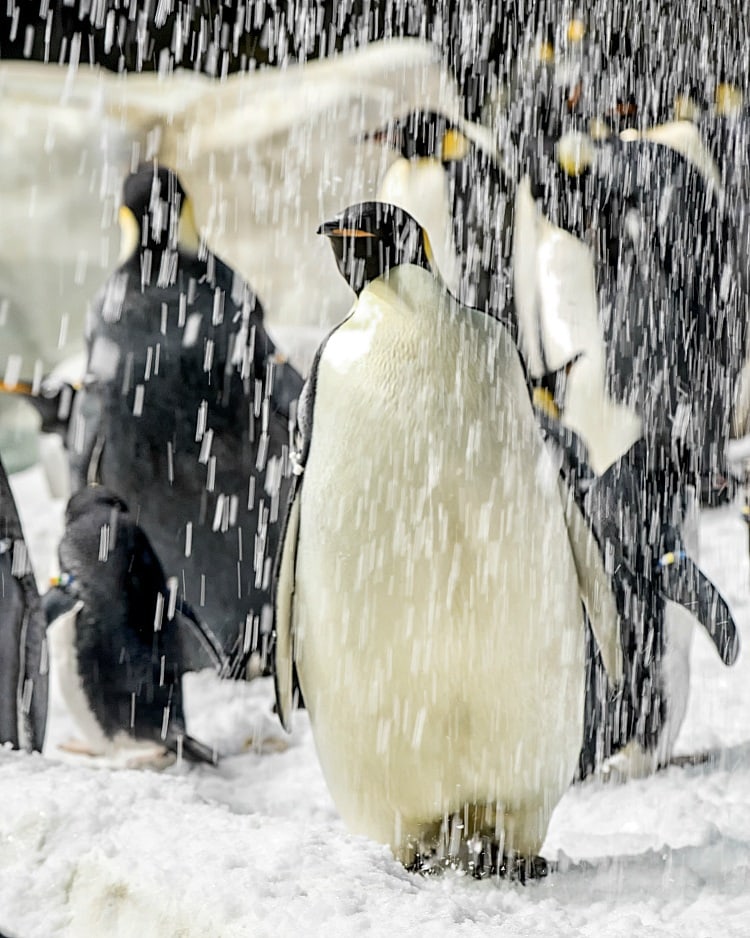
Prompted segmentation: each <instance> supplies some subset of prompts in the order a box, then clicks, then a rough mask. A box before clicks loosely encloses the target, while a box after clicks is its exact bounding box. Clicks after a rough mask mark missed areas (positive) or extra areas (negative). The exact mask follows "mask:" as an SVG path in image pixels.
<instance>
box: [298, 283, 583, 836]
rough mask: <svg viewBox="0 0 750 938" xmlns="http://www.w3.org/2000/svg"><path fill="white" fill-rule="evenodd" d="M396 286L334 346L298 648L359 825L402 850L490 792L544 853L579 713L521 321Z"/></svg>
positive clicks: (325, 755) (555, 524)
mask: <svg viewBox="0 0 750 938" xmlns="http://www.w3.org/2000/svg"><path fill="white" fill-rule="evenodd" d="M401 270H403V268H402V269H400V270H399V271H397V273H399V272H400V271H401ZM408 270H409V271H411V272H412V274H413V276H414V279H416V281H417V283H419V282H420V281H419V277H417V276H416V274H419V275H421V274H423V273H424V272H422V271H416V274H415V273H414V271H415V269H414V268H409V269H408ZM426 276H428V277H429V275H428V274H427V275H426ZM393 280H394V275H393V274H392V275H391V282H393ZM398 284H399V281H397V285H398ZM379 290H380V288H379V287H378V284H374V285H372V286H371V287H370V288H369V289H368V291H365V292H364V293H363V294H362V296H361V297H360V300H359V304H358V307H357V312H356V313H355V315H354V316H353V317H352V319H350V320H349V321H348V322H347V323H346V324H345V325H344V326H343V327H341V328H340V329H339V330H338V331H337V332H336V333H334V335H333V336H332V337H331V339H330V340H329V343H328V346H327V347H326V350H325V352H324V354H323V357H322V359H321V363H320V368H319V372H318V382H317V393H316V402H315V411H314V423H313V436H312V443H311V448H310V452H309V458H308V462H307V466H306V469H305V477H304V484H303V492H302V503H301V515H300V534H299V543H298V554H297V576H296V593H295V612H294V629H295V637H296V660H297V666H298V671H299V675H300V682H301V685H302V691H303V694H304V697H305V700H306V703H307V706H308V709H309V711H310V715H311V719H312V722H313V728H314V733H315V739H316V745H317V747H318V752H319V755H320V759H321V763H322V765H323V769H324V772H325V774H326V778H327V780H328V783H329V785H330V788H331V791H332V793H333V796H334V799H335V800H336V803H337V806H338V807H339V810H340V811H341V813H342V815H343V817H344V819H345V820H346V821H347V822H348V824H349V825H350V826H351V827H352V828H353V829H354V830H356V831H360V832H362V833H366V834H368V835H369V836H371V837H373V838H375V839H378V840H381V841H384V842H388V843H391V844H392V845H393V846H394V848H396V849H401V848H402V847H403V846H404V845H405V844H406V843H411V842H413V841H414V840H415V838H418V837H420V836H421V835H422V834H423V833H424V831H425V830H426V828H427V827H429V825H430V824H432V823H434V822H435V821H436V820H437V821H438V822H439V820H440V819H441V818H442V817H443V816H444V815H445V814H447V813H451V812H454V811H460V810H462V808H463V807H464V806H465V805H467V804H473V805H487V806H492V811H493V812H495V813H494V814H493V817H494V820H493V821H491V822H490V823H491V825H494V826H495V827H497V825H500V826H501V827H502V825H503V823H506V826H507V819H508V817H515V818H516V826H515V834H514V837H515V844H516V848H517V849H520V850H527V851H529V852H534V851H538V850H539V848H540V846H541V839H542V838H543V836H544V832H545V831H546V826H547V821H548V818H549V814H550V813H551V811H552V808H553V807H554V805H555V803H556V802H557V801H558V800H559V797H560V795H561V794H562V792H563V791H564V790H565V788H566V787H567V785H568V783H569V782H570V779H571V778H572V775H573V771H574V767H575V763H576V758H577V755H578V751H579V748H580V743H581V726H582V707H583V673H584V663H583V655H584V649H583V618H582V613H581V607H580V600H579V595H578V588H577V583H576V575H575V571H574V568H573V563H572V559H571V555H570V550H569V547H568V541H567V533H566V529H565V525H564V520H563V515H562V511H561V506H560V502H559V496H558V492H557V479H556V473H555V471H554V470H553V469H552V468H551V467H550V466H549V464H548V462H547V460H546V453H545V451H544V449H543V446H542V444H541V441H540V440H539V437H538V435H537V432H536V428H535V424H534V421H533V416H532V413H531V407H530V403H529V400H528V394H527V391H526V388H525V385H524V382H523V377H522V373H521V368H520V365H519V363H518V359H517V355H516V352H515V349H514V348H512V346H511V345H510V342H509V340H508V339H507V336H506V334H505V333H504V331H502V330H500V329H498V328H496V327H495V326H494V325H493V324H490V323H489V321H487V320H484V319H481V318H480V317H475V316H474V315H473V314H469V312H468V311H465V317H464V318H463V319H461V318H457V317H460V316H461V312H462V311H461V310H460V308H458V309H455V308H454V309H436V308H435V299H434V297H433V300H432V304H433V305H432V307H431V308H430V310H429V313H430V315H429V316H428V313H427V310H423V311H422V312H421V313H419V312H417V313H414V311H413V306H414V304H415V303H416V305H417V306H419V301H420V296H421V294H420V293H419V291H417V292H416V295H412V296H410V298H409V299H410V304H411V306H410V309H411V312H407V310H406V308H405V307H404V308H402V309H399V301H398V297H394V296H393V294H392V293H390V292H389V291H388V290H385V291H380V292H379ZM389 304H390V305H389ZM441 316H443V317H444V319H443V321H441V319H440V317H441ZM503 816H505V818H506V821H505V822H504V821H503Z"/></svg>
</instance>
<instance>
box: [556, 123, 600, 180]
mask: <svg viewBox="0 0 750 938" xmlns="http://www.w3.org/2000/svg"><path fill="white" fill-rule="evenodd" d="M555 149H556V153H557V162H558V163H559V164H560V167H561V168H562V170H563V171H564V172H565V174H566V175H568V176H580V175H581V174H582V173H584V172H585V171H586V170H587V169H589V168H590V167H591V166H592V165H593V163H594V157H595V155H596V150H595V148H594V144H593V141H592V140H591V137H589V136H588V134H582V133H578V132H575V131H574V132H571V133H568V134H564V135H563V136H562V137H560V139H559V140H558V141H557V146H556V148H555Z"/></svg>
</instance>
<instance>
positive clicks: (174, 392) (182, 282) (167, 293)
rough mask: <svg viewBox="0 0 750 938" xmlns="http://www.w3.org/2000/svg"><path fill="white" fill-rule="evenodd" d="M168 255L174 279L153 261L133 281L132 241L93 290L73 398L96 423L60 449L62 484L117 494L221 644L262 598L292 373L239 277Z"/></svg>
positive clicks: (231, 644) (237, 634)
mask: <svg viewBox="0 0 750 938" xmlns="http://www.w3.org/2000/svg"><path fill="white" fill-rule="evenodd" d="M175 259H176V260H175V263H176V266H174V267H173V268H171V270H172V274H173V275H174V276H173V282H171V283H166V284H165V285H160V284H159V282H158V275H157V272H156V271H157V269H160V265H157V264H155V263H152V267H151V277H150V279H149V280H148V282H144V281H143V279H142V277H143V270H144V267H143V263H144V252H143V251H137V252H136V254H135V255H134V256H133V257H132V258H131V259H130V260H129V261H127V262H126V263H125V264H123V265H122V267H121V268H120V269H119V270H118V271H117V272H116V273H115V274H114V275H113V277H112V278H111V279H110V281H109V283H108V284H107V286H106V287H105V289H104V291H103V292H102V294H101V295H100V297H99V299H98V302H97V304H96V306H95V309H94V314H93V316H92V318H91V326H90V330H89V336H88V345H89V372H90V374H89V377H88V382H89V384H88V387H87V389H86V392H85V394H84V395H83V400H82V402H81V403H80V405H79V406H81V407H82V408H84V409H86V410H88V411H89V412H90V413H91V414H92V415H93V417H92V419H91V420H89V422H88V426H89V427H91V426H92V425H94V426H96V428H97V429H96V431H95V432H90V430H89V431H87V433H86V441H85V444H84V449H83V452H82V453H81V454H80V456H76V455H74V456H73V458H72V461H73V476H74V480H75V482H74V484H77V485H81V484H84V483H85V482H86V481H87V480H88V481H93V480H96V481H100V482H102V483H103V484H105V485H106V486H108V487H109V488H111V489H113V490H116V491H118V492H121V493H122V494H123V495H124V496H125V497H126V498H127V500H128V502H129V504H130V505H131V506H132V507H133V510H134V511H135V512H137V514H138V517H139V519H140V521H141V523H142V525H143V527H144V529H145V531H146V532H147V533H148V535H149V537H150V539H151V541H152V542H153V544H154V547H155V549H156V551H157V552H158V554H159V556H160V557H161V558H162V561H163V563H164V564H165V568H166V570H167V572H168V574H169V575H170V576H172V575H174V576H177V577H178V579H179V586H180V591H181V594H182V596H183V597H184V599H185V600H186V601H187V602H189V603H190V604H191V605H192V606H193V608H194V609H195V610H196V612H197V613H198V615H199V616H200V617H201V618H202V619H203V620H204V622H206V623H207V624H208V626H209V627H210V628H211V629H212V631H214V633H215V634H216V635H217V637H218V638H219V640H220V641H221V643H222V646H223V648H224V650H225V652H227V653H230V652H231V651H232V649H233V648H235V647H240V646H241V645H242V644H243V637H244V629H245V626H246V622H247V621H249V622H250V623H251V624H252V625H254V629H255V631H256V633H258V632H259V630H260V623H261V618H262V617H263V616H264V615H265V610H267V609H268V607H269V604H270V564H271V558H272V557H273V554H274V552H275V549H276V544H277V541H278V530H277V529H278V523H277V521H278V506H279V499H283V498H284V497H285V492H286V488H287V482H286V481H285V479H284V478H283V477H282V469H286V462H287V452H288V440H289V420H290V416H291V415H292V409H293V404H294V402H295V401H296V398H297V397H298V395H299V391H300V390H301V387H302V379H301V378H300V376H299V375H298V374H297V372H296V371H295V370H294V369H293V368H291V366H289V365H286V364H285V363H277V362H275V361H273V360H272V359H273V356H274V352H275V348H274V344H273V342H272V341H271V339H270V338H269V336H268V335H267V333H266V331H265V329H264V328H263V322H262V308H261V306H260V303H259V302H258V300H257V298H256V297H255V296H254V294H253V293H252V291H251V290H250V288H249V287H248V286H247V284H245V282H244V281H243V280H242V279H241V278H239V277H238V276H236V275H235V274H234V273H233V272H232V271H231V269H230V268H229V267H227V266H226V265H225V264H224V263H223V262H222V261H221V260H220V259H219V258H216V257H215V256H214V255H212V254H210V253H209V254H207V255H206V257H205V258H203V259H202V258H200V257H193V256H191V255H188V254H186V253H184V252H178V253H177V254H176V255H175ZM152 260H153V259H152ZM243 322H244V324H245V327H244V328H243ZM73 433H75V428H74V430H73ZM71 448H72V449H74V448H75V447H74V446H72V447H71ZM269 472H270V475H268V473H269ZM267 489H268V490H269V491H270V494H269V492H268V491H266V490H267ZM188 553H189V556H186V554H188ZM203 576H205V581H204V580H202V577H203ZM269 611H270V610H269ZM266 618H270V617H268V616H267V615H266Z"/></svg>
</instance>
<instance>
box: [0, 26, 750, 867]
mask: <svg viewBox="0 0 750 938" xmlns="http://www.w3.org/2000/svg"><path fill="white" fill-rule="evenodd" d="M538 54H539V61H538V63H537V64H536V66H535V68H536V69H537V81H536V84H535V85H534V87H535V88H536V89H537V91H536V97H535V98H534V100H533V102H532V103H531V104H530V103H528V102H527V103H526V105H525V106H524V107H515V106H514V105H509V106H508V107H507V110H506V112H505V115H504V117H503V119H502V120H500V121H499V122H498V123H497V125H496V126H497V128H498V130H497V135H496V136H497V140H498V141H499V143H496V144H490V143H488V142H487V141H488V135H487V134H486V133H483V132H482V131H484V130H485V129H486V128H479V127H477V126H475V125H470V124H468V123H466V122H465V121H462V120H461V119H459V118H449V117H447V116H445V115H442V114H439V113H434V112H421V111H418V112H413V113H410V114H408V115H406V116H402V117H399V118H397V119H394V120H392V121H391V122H390V123H389V124H388V125H387V126H385V127H383V128H381V129H380V130H379V131H377V132H376V133H371V134H369V135H368V137H367V140H363V141H362V145H363V146H373V145H385V146H387V147H388V148H390V149H392V150H394V151H396V153H397V154H398V159H397V160H396V161H395V162H394V163H393V164H392V166H391V168H390V169H389V170H388V173H387V174H386V176H385V178H384V179H383V180H382V181H381V185H380V190H379V192H378V198H377V201H366V202H360V203H357V204H353V205H351V206H349V207H348V208H345V209H344V210H343V211H341V212H340V213H339V214H338V215H336V216H335V217H334V218H332V219H331V220H328V221H325V222H324V223H323V224H321V226H320V228H319V230H318V233H319V234H320V235H322V236H324V237H326V238H327V239H328V241H329V242H330V245H331V248H332V250H333V254H334V258H335V261H336V264H337V266H338V270H339V272H340V274H341V276H342V277H343V278H344V279H345V280H346V282H347V283H348V284H349V286H350V287H351V289H352V291H353V293H354V295H355V297H356V299H355V302H354V305H353V307H352V309H351V310H350V312H349V314H348V316H347V317H346V318H345V319H344V320H343V321H342V322H341V323H340V324H339V325H338V326H337V327H336V328H334V329H333V331H332V332H330V334H329V335H328V336H327V338H326V339H325V340H324V341H323V343H322V344H321V345H320V347H319V348H318V350H317V352H316V354H315V357H314V360H313V364H312V366H311V368H310V370H309V373H308V374H307V375H306V378H305V380H303V377H302V375H301V374H300V373H299V372H298V371H297V370H296V369H295V368H294V367H293V366H292V365H291V364H290V363H289V362H288V361H287V360H286V359H285V357H284V355H283V353H282V351H281V350H280V349H279V348H277V347H276V345H275V344H274V342H273V341H272V339H271V337H270V336H269V334H268V332H267V331H266V329H265V328H264V319H263V309H262V306H261V303H260V301H259V299H258V298H257V297H256V295H255V294H254V293H253V290H252V288H251V287H250V286H249V285H248V284H247V283H246V282H245V280H244V279H243V278H242V277H241V276H240V275H239V274H238V273H236V272H235V271H233V270H232V269H231V268H230V267H229V266H228V265H227V264H225V263H224V262H223V261H222V260H221V259H220V258H219V257H217V256H216V255H215V254H213V253H212V252H211V250H210V248H209V247H208V246H207V244H206V243H205V240H204V239H202V238H201V236H200V234H199V231H198V229H197V226H196V223H195V219H194V216H193V208H192V203H191V200H190V198H189V194H188V193H187V192H186V191H185V189H184V188H183V186H182V184H181V182H180V180H179V178H178V176H177V175H176V174H175V172H173V171H172V170H170V169H169V168H167V167H165V166H162V165H158V164H156V163H151V164H146V165H143V166H141V167H140V168H139V169H138V170H137V171H136V172H134V173H133V174H132V175H131V176H129V178H128V179H127V180H126V182H125V184H124V189H123V193H122V205H121V208H120V214H119V220H120V226H121V233H122V255H121V259H120V264H119V266H118V268H117V269H116V270H115V272H114V273H113V274H112V275H111V276H110V278H109V279H108V281H107V282H106V284H105V286H104V287H103V289H102V291H101V292H100V294H99V296H98V297H97V298H96V300H95V301H94V303H93V304H92V308H91V312H90V316H89V318H88V321H87V327H86V344H87V355H88V358H87V368H86V376H85V380H84V381H83V383H82V384H81V385H80V386H77V387H70V386H65V385H60V384H56V385H53V384H50V383H46V384H45V383H42V384H41V385H40V386H31V385H30V386H26V387H23V386H22V385H19V389H21V390H24V393H27V394H28V396H29V397H30V399H31V400H32V401H33V402H34V403H35V404H36V405H37V407H38V408H39V410H40V411H41V412H42V414H43V418H44V420H43V426H44V428H45V429H48V430H57V431H58V432H60V433H62V434H64V436H65V439H66V445H67V452H68V457H69V464H70V469H71V477H72V482H73V489H74V494H73V496H72V497H71V499H70V502H69V504H68V506H67V510H66V514H65V532H64V535H63V538H62V541H61V543H60V546H59V565H60V576H59V578H58V582H57V583H56V584H55V585H54V586H53V587H52V588H51V589H50V590H49V591H48V592H47V593H46V594H45V595H44V597H43V598H42V599H40V597H39V595H38V594H37V589H36V586H35V582H34V579H33V575H32V574H31V569H30V564H29V560H28V555H27V552H26V550H25V546H24V540H23V533H22V530H21V526H20V521H19V517H18V514H17V511H16V509H15V506H14V504H13V499H12V495H11V493H10V489H9V486H8V482H7V478H6V477H5V475H4V473H3V474H2V475H0V524H2V529H1V530H0V537H1V538H2V540H0V569H1V571H2V584H3V589H2V592H1V594H0V685H1V686H0V735H2V739H3V740H6V741H9V742H11V743H12V744H14V745H16V746H19V747H27V748H33V749H41V747H42V744H43V741H44V733H45V721H46V713H47V674H48V672H49V668H50V666H52V667H54V668H55V669H56V671H57V675H58V682H59V686H60V688H61V690H62V693H63V695H64V697H65V700H66V703H67V705H68V708H69V710H70V712H71V714H72V715H73V716H74V718H75V719H76V722H77V724H78V727H79V729H80V731H81V732H82V733H83V735H84V736H85V739H86V743H87V745H88V746H89V747H90V749H91V750H92V751H94V752H99V753H111V752H113V751H114V750H115V749H116V748H117V747H118V746H120V745H121V744H123V743H124V742H129V743H132V742H133V741H139V742H144V743H147V744H149V745H151V746H153V744H154V743H158V744H160V745H163V746H164V747H165V748H166V749H167V750H171V751H172V752H175V753H177V754H178V755H182V756H184V757H186V758H189V759H195V760H200V761H205V762H209V763H211V762H215V761H216V754H215V752H213V751H212V750H211V748H210V747H208V746H206V745H205V744H203V743H201V742H200V741H199V740H196V739H193V738H192V737H190V736H189V735H188V734H187V733H186V729H185V720H184V715H183V706H182V688H181V679H182V676H183V674H184V673H185V672H187V671H191V670H198V669H202V668H214V669H216V670H217V671H218V672H219V673H220V674H221V675H222V676H224V677H227V678H234V679H240V678H245V677H248V676H249V675H251V674H255V675H257V674H264V675H269V674H273V676H274V680H275V686H276V700H277V703H276V706H277V709H278V713H279V717H280V719H281V721H282V724H283V725H284V726H285V727H289V725H290V721H291V713H292V711H293V709H294V708H295V706H296V705H300V706H302V705H304V706H306V708H307V710H308V712H309V715H310V720H311V724H312V729H313V734H314V738H315V743H316V748H317V751H318V755H319V758H320V762H321V765H322V768H323V772H324V774H325V777H326V780H327V783H328V785H329V787H330V790H331V793H332V795H333V798H334V801H335V803H336V805H337V808H338V809H339V811H340V813H341V815H342V817H343V819H344V820H345V822H346V823H347V824H348V826H349V827H350V828H351V829H352V830H353V831H355V832H359V833H363V834H366V835H367V836H370V837H372V838H373V839H375V840H378V841H380V842H383V843H387V844H390V846H391V847H392V849H393V851H394V854H395V855H396V856H397V857H398V859H400V860H401V861H402V862H403V863H404V864H405V865H407V866H409V867H414V868H418V869H426V868H434V867H435V866H436V865H439V864H441V863H442V864H444V863H445V862H449V861H450V862H459V861H461V862H464V863H466V864H467V865H468V867H469V868H470V869H471V870H472V871H473V872H474V873H475V875H485V874H486V873H489V872H506V873H508V874H509V875H519V876H521V877H525V876H526V875H532V874H539V873H543V872H544V870H545V869H546V866H545V864H544V861H543V860H541V858H540V857H539V853H540V850H541V847H542V842H543V839H544V836H545V833H546V830H547V826H548V822H549V818H550V816H551V813H552V811H553V809H554V807H555V805H556V804H557V802H558V801H559V799H560V798H561V797H562V795H563V793H564V791H565V790H566V788H567V787H568V786H569V784H570V783H571V781H573V780H575V779H582V778H585V777H586V776H588V775H590V774H592V773H594V772H596V771H600V770H602V768H603V767H604V766H605V764H607V762H608V760H610V759H611V757H613V756H615V755H616V754H618V753H620V754H621V755H622V754H623V753H626V754H627V755H628V758H631V760H632V763H631V764H633V765H636V764H638V760H639V759H640V764H641V765H642V766H648V767H650V768H651V769H653V768H656V767H657V766H659V765H663V764H666V762H668V761H669V758H670V755H671V745H672V743H673V742H674V738H675V736H676V732H677V730H678V729H679V723H680V720H681V717H682V712H671V711H670V706H671V700H670V685H669V679H668V676H669V674H671V673H672V668H671V665H670V667H669V668H668V667H667V659H668V657H669V653H670V647H669V642H668V639H667V636H668V628H667V622H666V620H667V602H668V601H672V602H674V603H677V604H680V605H682V606H684V607H685V608H686V609H688V610H689V611H690V613H692V615H693V616H695V617H696V618H697V619H698V621H699V622H700V624H701V625H702V626H703V627H704V628H705V629H706V631H707V633H708V635H709V636H710V638H711V640H712V641H713V643H714V645H715V647H716V650H717V652H718V654H719V655H720V657H721V659H722V660H723V661H724V663H725V664H728V665H729V664H732V663H733V662H734V660H735V659H736V657H737V654H738V651H739V640H738V633H737V628H736V625H735V622H734V620H733V617H732V613H731V611H730V609H729V608H728V606H727V603H726V602H725V600H724V599H723V598H722V596H721V595H720V594H719V592H718V591H717V589H716V587H715V586H714V585H713V584H712V583H711V582H710V580H708V579H707V578H706V576H705V575H704V574H703V573H702V572H701V570H700V569H699V567H698V566H697V565H696V563H695V562H694V561H693V560H692V559H691V558H690V556H688V550H687V546H686V543H685V537H686V535H685V525H686V518H687V516H688V514H689V510H690V504H691V498H692V497H693V495H695V496H696V497H697V498H699V499H702V500H703V501H704V502H708V503H709V504H711V503H713V502H714V501H715V500H716V498H717V493H720V492H721V491H722V490H724V489H726V487H727V486H728V485H730V481H731V480H730V474H729V471H728V468H727V465H726V457H725V453H726V444H727V439H728V437H729V434H730V430H731V426H732V420H733V419H735V420H736V419H737V417H736V409H737V387H738V385H739V383H740V379H741V374H742V369H743V366H744V364H745V329H746V322H747V296H748V287H747V283H746V279H747V275H748V265H747V250H748V243H747V227H746V218H745V213H746V203H747V197H748V189H747V186H746V180H745V178H744V177H743V175H742V163H743V162H744V153H745V152H746V149H743V148H742V144H743V143H746V142H747V137H746V136H744V135H743V134H744V132H745V127H746V116H745V111H744V107H743V102H742V97H741V94H740V92H739V91H738V90H736V89H732V88H730V87H728V86H725V84H722V83H721V80H720V79H717V81H716V87H715V96H714V101H713V103H711V104H709V105H706V104H705V103H704V104H703V106H702V107H701V106H699V103H698V102H697V101H695V100H692V99H691V100H692V105H691V106H689V103H690V102H689V101H688V99H687V98H683V99H681V103H680V106H679V113H678V114H677V115H676V117H675V119H674V120H673V121H671V122H669V123H664V124H661V125H659V126H657V127H651V128H648V127H644V126H643V124H642V122H641V123H639V120H640V117H639V116H638V115H635V114H634V113H633V106H632V105H631V104H630V103H629V102H628V100H627V99H626V100H624V101H618V102H617V105H616V106H613V107H611V108H608V109H606V110H605V112H604V114H600V113H593V112H589V111H587V110H586V107H588V105H585V106H584V104H582V103H581V102H587V101H589V99H588V98H587V97H586V95H584V94H581V90H580V82H579V84H577V85H573V86H571V84H570V81H568V80H567V79H566V80H565V81H562V80H559V75H556V74H555V73H554V72H553V71H550V69H549V66H548V61H547V52H546V50H545V48H544V45H542V47H541V48H540V49H539V50H538ZM576 80H578V79H576ZM589 103H590V102H589ZM532 104H533V106H532ZM530 115H533V119H532V117H530ZM417 219H419V220H417ZM559 257H562V258H564V260H563V262H562V264H560V263H558V262H557V261H556V260H555V258H559ZM446 258H448V260H446ZM556 264H557V266H555V265H556ZM571 284H572V285H571ZM571 309H572V310H573V314H572V316H571V315H570V311H571ZM566 316H568V317H569V318H567V319H566ZM587 317H588V318H587ZM680 706H683V709H684V702H683V703H682V704H675V707H676V711H679V707H680Z"/></svg>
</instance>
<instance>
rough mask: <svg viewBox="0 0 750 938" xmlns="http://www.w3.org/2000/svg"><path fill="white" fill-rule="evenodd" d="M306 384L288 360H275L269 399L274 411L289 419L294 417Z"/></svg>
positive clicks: (270, 380)
mask: <svg viewBox="0 0 750 938" xmlns="http://www.w3.org/2000/svg"><path fill="white" fill-rule="evenodd" d="M304 384H305V381H304V379H303V377H302V375H300V373H299V372H298V371H297V369H296V368H294V367H293V366H292V365H290V364H289V363H288V362H286V361H276V362H274V363H273V366H272V371H271V374H270V375H269V379H268V385H269V387H270V391H269V400H270V402H271V408H272V410H273V412H274V413H277V414H280V415H282V416H284V417H286V418H287V419H288V418H290V417H293V416H294V414H293V408H294V406H295V405H296V403H297V401H298V400H299V396H300V394H301V393H302V388H303V387H304Z"/></svg>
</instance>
